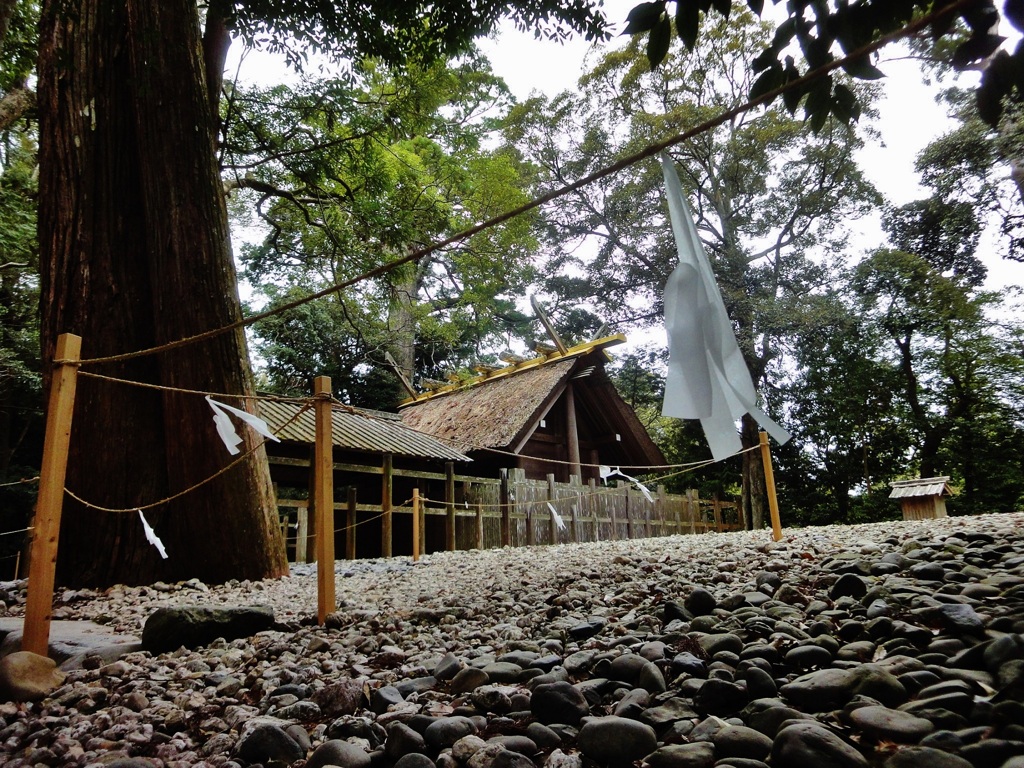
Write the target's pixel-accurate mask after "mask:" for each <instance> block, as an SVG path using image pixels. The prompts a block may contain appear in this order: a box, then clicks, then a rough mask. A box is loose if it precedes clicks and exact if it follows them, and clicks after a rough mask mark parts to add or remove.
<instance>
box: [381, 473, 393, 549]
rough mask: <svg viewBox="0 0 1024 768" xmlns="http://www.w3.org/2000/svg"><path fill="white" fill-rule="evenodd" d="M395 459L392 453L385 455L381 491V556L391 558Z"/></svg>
mask: <svg viewBox="0 0 1024 768" xmlns="http://www.w3.org/2000/svg"><path fill="white" fill-rule="evenodd" d="M393 464H394V459H393V457H392V456H391V454H390V453H385V454H384V465H383V480H382V481H381V491H380V556H381V557H391V544H392V540H393V539H394V531H393V529H392V527H391V523H392V520H391V499H392V495H393V493H394V487H393V483H394V476H393V472H394V466H393Z"/></svg>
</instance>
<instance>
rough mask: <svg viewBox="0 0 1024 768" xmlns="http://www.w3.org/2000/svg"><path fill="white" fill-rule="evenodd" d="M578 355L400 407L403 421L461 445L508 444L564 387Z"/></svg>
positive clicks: (463, 448)
mask: <svg viewBox="0 0 1024 768" xmlns="http://www.w3.org/2000/svg"><path fill="white" fill-rule="evenodd" d="M576 363H577V359H576V358H570V359H566V360H555V361H551V362H548V363H546V364H545V365H541V366H538V367H535V368H530V369H527V370H523V371H519V372H517V373H515V374H513V375H509V376H504V377H502V378H495V379H493V380H490V381H487V382H486V383H485V384H484V383H482V384H480V385H478V386H473V387H467V388H465V389H461V390H454V391H451V392H448V393H445V394H444V396H443V397H437V396H435V397H432V398H430V399H426V400H423V401H421V402H412V403H410V404H408V405H407V406H406V407H405V408H403V409H402V421H403V422H404V423H405V424H406V425H408V426H410V427H412V428H413V429H416V430H419V431H420V432H426V433H428V434H430V435H433V436H434V437H436V438H439V439H441V440H444V441H445V442H447V443H448V444H449V445H452V446H455V447H456V448H458V450H460V451H471V450H474V449H480V448H509V447H510V446H512V445H514V444H516V443H517V442H519V439H520V438H521V437H522V436H523V434H524V433H525V432H526V430H528V429H529V428H530V427H531V426H532V424H533V421H534V417H535V415H536V414H537V412H538V411H540V410H542V409H543V408H545V407H546V406H547V405H548V404H549V403H550V402H551V400H552V399H554V398H555V397H557V395H558V394H559V393H560V392H561V391H562V384H563V382H564V381H565V380H566V379H567V378H568V377H569V375H570V374H571V373H572V371H573V368H574V367H575V366H576Z"/></svg>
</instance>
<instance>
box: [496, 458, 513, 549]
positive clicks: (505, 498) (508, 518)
mask: <svg viewBox="0 0 1024 768" xmlns="http://www.w3.org/2000/svg"><path fill="white" fill-rule="evenodd" d="M500 471H501V486H500V491H499V493H498V504H499V506H500V507H501V509H500V512H501V546H503V547H510V546H512V494H511V492H510V490H509V481H508V469H506V468H504V467H502V469H501V470H500Z"/></svg>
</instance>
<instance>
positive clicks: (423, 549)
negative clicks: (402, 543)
mask: <svg viewBox="0 0 1024 768" xmlns="http://www.w3.org/2000/svg"><path fill="white" fill-rule="evenodd" d="M415 490H417V491H419V486H416V489H415ZM419 517H420V554H421V555H425V554H427V502H426V500H425V499H422V498H421V499H420V515H419Z"/></svg>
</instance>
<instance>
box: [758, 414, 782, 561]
mask: <svg viewBox="0 0 1024 768" xmlns="http://www.w3.org/2000/svg"><path fill="white" fill-rule="evenodd" d="M759 434H760V439H761V462H762V463H763V464H764V487H765V490H766V491H767V492H768V510H769V511H770V512H771V516H772V538H773V539H775V541H778V540H779V539H781V538H782V521H781V520H780V519H779V499H778V496H776V495H775V472H774V471H773V470H772V452H771V449H770V448H769V447H768V433H767V432H760V433H759Z"/></svg>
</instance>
